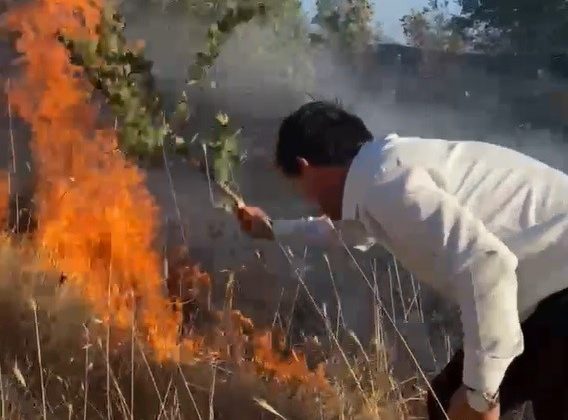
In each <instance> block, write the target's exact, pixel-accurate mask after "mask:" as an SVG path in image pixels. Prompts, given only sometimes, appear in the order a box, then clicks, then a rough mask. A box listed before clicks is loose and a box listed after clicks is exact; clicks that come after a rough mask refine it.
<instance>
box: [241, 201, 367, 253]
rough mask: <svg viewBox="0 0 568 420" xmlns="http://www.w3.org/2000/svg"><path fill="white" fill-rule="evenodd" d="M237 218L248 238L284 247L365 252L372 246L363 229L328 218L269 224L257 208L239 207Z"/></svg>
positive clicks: (266, 217)
mask: <svg viewBox="0 0 568 420" xmlns="http://www.w3.org/2000/svg"><path fill="white" fill-rule="evenodd" d="M238 217H239V222H240V224H241V228H242V230H243V231H245V232H246V233H247V234H248V235H249V236H251V237H253V238H256V239H271V240H273V239H275V240H277V241H278V242H282V243H285V244H287V245H291V244H294V243H295V244H300V245H309V246H319V247H324V248H325V247H330V246H334V245H341V244H343V243H345V244H346V245H349V246H353V247H354V248H356V249H359V250H361V251H366V250H368V249H369V248H370V247H371V246H372V245H373V243H374V240H373V238H371V237H369V235H367V232H366V231H365V229H364V227H363V226H362V225H361V224H360V223H359V222H355V221H339V222H337V223H336V224H334V223H333V222H332V221H331V220H330V219H329V217H327V216H321V217H307V218H302V219H292V220H282V219H277V220H271V219H270V218H269V217H268V215H267V214H266V213H265V212H264V211H263V210H262V209H260V208H258V207H242V208H241V209H239V210H238Z"/></svg>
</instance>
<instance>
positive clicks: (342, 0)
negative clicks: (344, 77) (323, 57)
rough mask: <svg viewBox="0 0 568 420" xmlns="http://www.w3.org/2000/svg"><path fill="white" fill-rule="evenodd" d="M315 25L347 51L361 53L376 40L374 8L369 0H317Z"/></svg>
mask: <svg viewBox="0 0 568 420" xmlns="http://www.w3.org/2000/svg"><path fill="white" fill-rule="evenodd" d="M316 6H317V14H316V16H315V17H314V20H313V23H315V24H317V25H319V26H320V27H321V28H323V29H324V30H325V31H326V32H327V34H328V35H329V36H330V37H332V38H334V39H337V40H338V41H339V44H340V45H339V46H340V48H342V49H345V50H347V51H354V52H359V51H362V50H364V49H365V48H366V47H368V45H369V44H371V43H373V42H374V40H375V29H374V27H373V8H372V5H371V2H370V1H369V0H317V2H316Z"/></svg>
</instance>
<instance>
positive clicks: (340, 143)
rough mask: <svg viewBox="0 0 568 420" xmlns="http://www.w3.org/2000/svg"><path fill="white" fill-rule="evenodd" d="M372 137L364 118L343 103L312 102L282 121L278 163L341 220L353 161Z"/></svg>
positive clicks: (330, 214)
mask: <svg viewBox="0 0 568 420" xmlns="http://www.w3.org/2000/svg"><path fill="white" fill-rule="evenodd" d="M372 138H373V136H372V134H371V133H370V132H369V130H368V129H367V127H365V124H364V123H363V121H362V120H361V119H360V118H359V117H357V116H355V115H352V114H350V113H348V112H346V111H345V110H343V109H342V108H341V107H340V106H339V105H336V104H333V103H329V102H310V103H307V104H305V105H303V106H301V107H300V108H299V109H298V110H296V111H295V112H293V113H292V114H290V115H289V116H288V117H286V118H285V119H284V121H283V122H282V125H281V126H280V130H279V132H278V143H277V146H276V165H277V166H278V167H279V168H280V170H281V171H282V172H283V173H284V175H286V176H287V177H289V178H292V179H293V180H294V181H295V182H296V183H297V184H298V185H299V187H300V189H301V190H302V192H303V193H304V194H305V195H306V197H307V198H308V199H310V200H311V201H315V202H316V203H318V204H319V206H320V207H321V210H322V211H323V212H324V213H326V214H327V215H328V216H330V217H331V218H333V219H338V218H340V217H341V201H342V197H343V186H344V183H345V177H346V176H347V172H348V170H349V166H350V164H351V161H352V160H353V158H354V157H355V156H356V155H357V153H358V152H359V149H360V148H361V146H362V145H363V144H364V143H366V142H368V141H371V140H372Z"/></svg>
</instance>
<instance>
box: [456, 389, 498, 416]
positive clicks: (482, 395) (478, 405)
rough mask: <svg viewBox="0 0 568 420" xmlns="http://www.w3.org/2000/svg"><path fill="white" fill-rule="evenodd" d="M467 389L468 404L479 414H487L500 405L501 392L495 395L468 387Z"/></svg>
mask: <svg viewBox="0 0 568 420" xmlns="http://www.w3.org/2000/svg"><path fill="white" fill-rule="evenodd" d="M464 386H465V388H466V400H467V404H468V405H469V406H470V407H471V408H472V409H473V410H475V411H477V412H478V413H486V412H487V411H490V410H492V409H494V408H495V407H496V406H498V405H499V391H497V392H496V393H494V394H491V393H488V392H483V391H478V390H476V389H473V388H471V387H468V386H467V385H464Z"/></svg>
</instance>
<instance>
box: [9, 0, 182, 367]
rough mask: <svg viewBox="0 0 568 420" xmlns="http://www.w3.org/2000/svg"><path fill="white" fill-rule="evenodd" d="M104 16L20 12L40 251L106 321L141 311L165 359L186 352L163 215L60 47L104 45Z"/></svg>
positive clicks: (19, 87)
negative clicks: (164, 274)
mask: <svg viewBox="0 0 568 420" xmlns="http://www.w3.org/2000/svg"><path fill="white" fill-rule="evenodd" d="M101 6H102V5H101V4H97V2H92V1H87V0H66V1H55V0H38V1H34V2H31V3H28V4H26V5H23V6H21V7H18V8H17V9H14V10H13V11H11V12H10V13H9V15H8V18H7V23H8V26H9V29H11V30H13V31H16V32H18V33H19V34H20V37H19V39H18V41H17V44H16V47H17V50H18V52H19V53H21V54H22V57H23V65H22V68H21V70H22V77H21V79H20V80H18V81H16V83H14V85H13V88H12V89H11V90H10V92H9V96H10V101H11V103H12V104H13V106H14V108H15V110H16V112H17V113H18V114H19V115H20V116H21V117H22V118H23V119H24V120H25V121H26V122H27V123H28V124H29V125H30V127H31V131H32V151H33V156H34V162H35V169H36V176H37V180H38V183H37V191H36V205H37V218H38V220H39V228H38V231H37V236H36V239H37V244H38V246H40V247H41V248H42V249H44V250H45V251H46V252H47V253H48V254H49V257H50V259H51V261H50V263H52V264H54V265H55V266H56V267H57V268H58V269H60V270H61V271H62V272H64V273H65V274H66V275H67V276H68V278H70V279H72V280H73V281H75V282H76V283H77V284H78V286H79V287H81V288H82V290H83V292H84V296H85V297H86V298H87V299H88V300H89V301H90V302H92V304H93V305H94V309H95V310H96V312H97V313H99V314H101V315H102V316H103V317H104V318H105V320H108V321H112V322H113V323H116V325H118V326H119V327H127V326H128V325H129V323H130V320H131V319H132V316H133V315H132V314H133V311H134V310H135V309H136V311H139V313H140V320H139V327H141V329H142V330H143V332H144V333H145V334H146V338H147V339H148V341H149V342H150V343H151V344H152V346H153V348H154V349H155V351H156V354H157V357H159V358H165V357H170V356H173V355H174V352H175V350H176V348H177V337H178V326H179V321H180V320H179V317H178V316H177V315H176V314H175V313H174V312H173V311H171V310H168V307H169V306H170V304H169V302H168V301H167V300H166V298H165V297H164V296H163V295H162V293H161V287H162V278H161V275H160V264H159V258H158V255H157V254H156V253H155V252H154V251H153V250H152V242H153V240H154V235H155V231H156V225H155V221H156V220H157V210H156V206H155V204H154V201H153V199H152V197H151V196H150V194H149V193H148V191H147V190H146V189H145V187H144V184H143V182H144V178H143V175H142V173H141V171H140V170H138V169H137V168H136V167H134V166H133V165H131V164H129V163H128V162H127V161H126V160H125V159H124V158H123V156H122V155H121V154H120V153H119V152H117V151H116V149H117V147H116V146H117V141H116V137H115V133H114V132H113V131H112V130H100V129H97V125H96V124H97V112H96V108H95V107H94V106H93V105H92V104H90V103H89V100H90V98H91V94H92V88H91V87H90V86H89V84H88V83H87V82H86V81H85V80H84V79H83V78H82V77H81V76H82V73H81V69H80V68H78V67H76V66H74V65H72V64H71V63H70V62H69V57H68V53H67V51H66V49H65V48H64V46H63V45H62V44H61V43H60V42H59V41H58V35H60V34H61V32H63V34H64V35H65V36H68V37H72V38H75V39H77V38H82V39H85V38H93V37H96V28H97V25H98V24H99V20H100V16H101ZM133 294H134V295H135V296H136V298H137V299H135V298H133ZM137 301H140V302H141V307H140V308H135V302H137Z"/></svg>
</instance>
